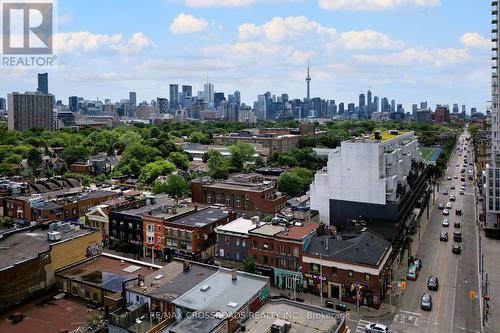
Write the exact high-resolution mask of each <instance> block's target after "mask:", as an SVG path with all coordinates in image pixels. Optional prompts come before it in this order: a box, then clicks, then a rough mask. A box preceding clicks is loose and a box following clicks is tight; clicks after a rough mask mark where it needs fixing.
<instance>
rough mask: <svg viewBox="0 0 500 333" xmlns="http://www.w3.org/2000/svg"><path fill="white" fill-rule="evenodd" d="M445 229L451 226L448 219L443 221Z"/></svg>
mask: <svg viewBox="0 0 500 333" xmlns="http://www.w3.org/2000/svg"><path fill="white" fill-rule="evenodd" d="M442 225H443V227H449V226H450V220H448V219H443V223H442Z"/></svg>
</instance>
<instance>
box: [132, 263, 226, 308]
mask: <svg viewBox="0 0 500 333" xmlns="http://www.w3.org/2000/svg"><path fill="white" fill-rule="evenodd" d="M189 264H190V268H189V270H187V271H184V262H182V261H179V260H174V261H172V262H170V263H168V264H166V265H165V266H163V267H162V268H160V269H159V270H157V271H155V272H152V273H150V274H149V275H146V276H145V278H144V286H139V285H138V284H137V281H134V283H133V284H132V283H130V284H128V285H127V290H129V291H132V292H135V293H138V294H142V295H147V296H150V297H153V298H156V299H159V300H162V301H166V302H172V301H174V300H175V299H176V298H178V297H179V296H181V295H182V294H184V293H186V292H187V291H189V290H190V289H191V288H193V287H195V286H196V285H198V284H199V283H200V282H202V281H203V280H205V279H207V278H208V277H210V276H212V275H213V274H215V273H216V272H217V269H218V268H217V267H214V266H208V265H201V264H196V263H189ZM152 284H153V286H152Z"/></svg>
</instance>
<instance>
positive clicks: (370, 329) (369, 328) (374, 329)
mask: <svg viewBox="0 0 500 333" xmlns="http://www.w3.org/2000/svg"><path fill="white" fill-rule="evenodd" d="M365 332H366V333H386V332H387V333H389V328H388V327H387V326H385V325H382V324H375V323H373V324H366V326H365Z"/></svg>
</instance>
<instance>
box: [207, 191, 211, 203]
mask: <svg viewBox="0 0 500 333" xmlns="http://www.w3.org/2000/svg"><path fill="white" fill-rule="evenodd" d="M207 203H212V195H211V194H210V193H208V194H207Z"/></svg>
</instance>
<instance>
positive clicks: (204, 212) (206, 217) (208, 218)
mask: <svg viewBox="0 0 500 333" xmlns="http://www.w3.org/2000/svg"><path fill="white" fill-rule="evenodd" d="M228 216H229V212H228V211H227V210H225V209H221V208H213V207H208V208H204V209H201V210H198V211H196V212H194V213H191V214H186V215H183V216H180V217H174V218H172V219H169V220H168V223H173V224H178V225H183V226H189V227H204V226H206V225H208V224H211V223H214V222H216V221H219V220H221V219H223V218H226V217H228Z"/></svg>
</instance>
